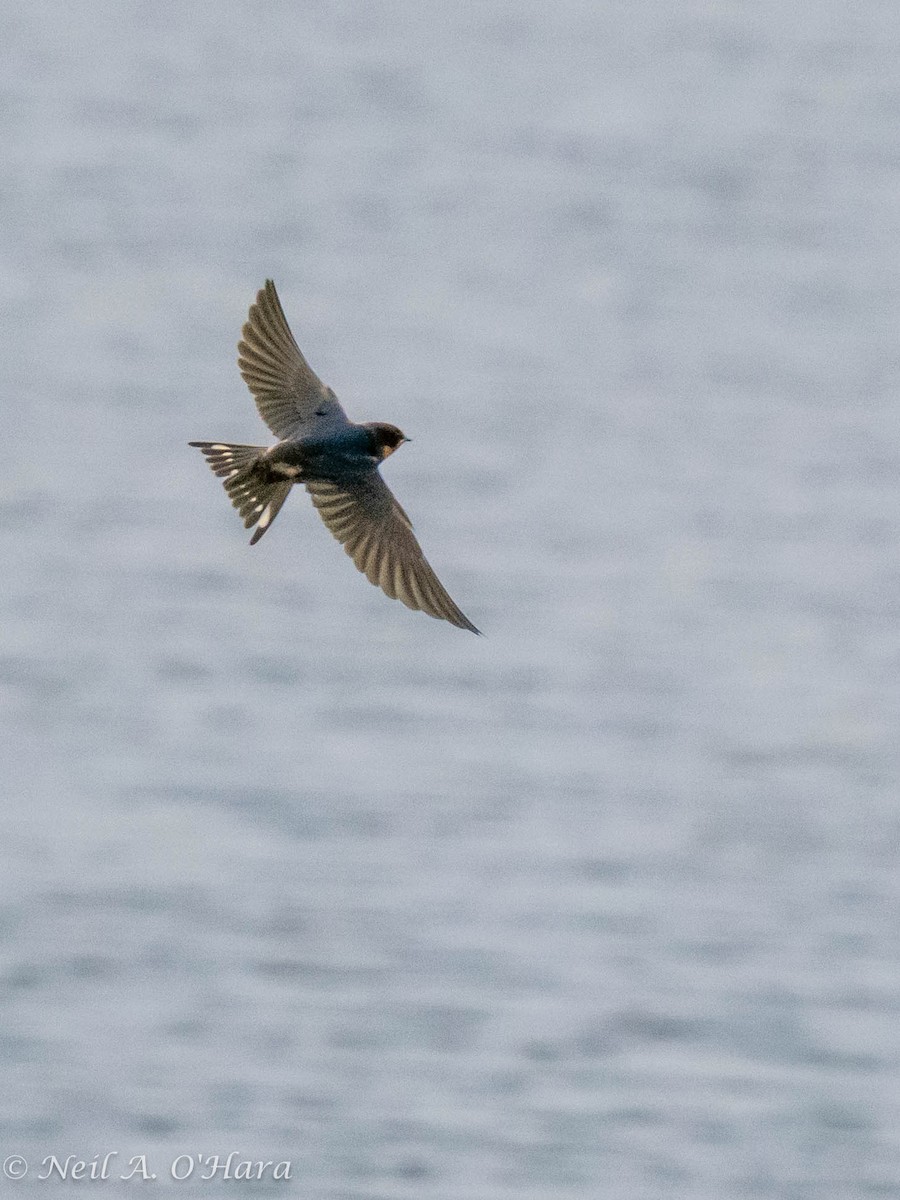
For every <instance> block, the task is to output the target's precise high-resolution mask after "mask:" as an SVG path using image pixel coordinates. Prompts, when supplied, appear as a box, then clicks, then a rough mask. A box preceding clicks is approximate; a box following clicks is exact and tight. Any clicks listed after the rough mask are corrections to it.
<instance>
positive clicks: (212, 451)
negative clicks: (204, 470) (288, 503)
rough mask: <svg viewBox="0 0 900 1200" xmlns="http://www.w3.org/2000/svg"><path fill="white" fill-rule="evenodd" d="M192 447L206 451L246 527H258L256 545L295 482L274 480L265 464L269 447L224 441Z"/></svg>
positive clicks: (251, 541) (198, 444)
mask: <svg viewBox="0 0 900 1200" xmlns="http://www.w3.org/2000/svg"><path fill="white" fill-rule="evenodd" d="M188 444H189V445H191V446H196V447H197V449H198V450H201V451H202V452H203V454H204V455H205V456H206V461H207V462H208V463H209V466H210V469H211V470H212V472H213V474H215V475H218V476H219V477H220V478H221V480H222V484H223V486H224V488H225V491H226V492H227V493H228V496H229V498H230V500H231V503H232V504H233V505H234V507H235V508H236V509H237V510H238V513H239V515H240V516H241V518H242V519H243V522H244V528H245V529H251V528H252V527H253V526H254V525H255V526H256V527H257V528H256V531H255V533H254V534H253V537H252V538H251V539H250V545H251V546H253V545H255V544H256V543H257V542H258V541H259V539H260V538H261V537H262V535H263V534H264V533H265V532H266V530H267V529H268V528H269V526H270V525H271V524H272V522H273V521H274V520H275V518H276V516H277V515H278V512H279V510H280V509H281V506H282V504H284V502H285V500H286V499H287V496H288V492H289V491H290V490H291V488H292V486H293V482H292V481H290V480H288V481H286V480H284V479H283V478H281V479H278V478H275V479H273V478H272V477H271V474H270V471H269V470H268V469H267V467H266V464H265V462H264V455H265V453H266V448H265V446H230V445H226V444H225V443H224V442H189V443H188Z"/></svg>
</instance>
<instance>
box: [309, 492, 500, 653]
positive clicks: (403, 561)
mask: <svg viewBox="0 0 900 1200" xmlns="http://www.w3.org/2000/svg"><path fill="white" fill-rule="evenodd" d="M306 490H307V491H308V492H309V494H310V496H311V497H312V502H313V504H314V505H315V506H316V508H317V509H318V510H319V513H320V515H321V517H322V520H323V521H324V522H325V524H326V525H327V526H328V528H329V529H330V530H331V532H332V533H333V534H334V536H335V537H336V538H337V540H338V541H339V542H340V543H341V545H342V546H343V547H344V549H345V550H346V552H347V553H348V554H349V555H350V557H351V558H352V559H353V561H354V563H355V564H356V566H357V568H358V569H359V570H360V571H362V573H363V574H364V575H365V576H366V578H367V579H368V580H369V582H370V583H374V584H376V585H377V586H378V587H380V588H381V589H382V591H384V592H386V593H387V595H388V596H390V597H391V599H392V600H402V601H403V603H404V604H405V605H406V606H407V608H415V609H419V610H420V611H421V612H424V613H427V614H428V615H429V616H430V617H438V618H440V619H442V620H444V621H449V622H450V624H451V625H457V626H459V628H460V629H470V630H471V631H472V633H478V632H479V631H478V630H477V629H476V628H475V626H474V625H473V624H472V622H471V621H470V620H469V619H468V617H466V616H465V615H464V614H463V613H462V612H461V611H460V610H459V608H457V606H456V605H455V604H454V603H453V601H452V600H451V599H450V596H449V595H448V594H447V591H446V589H445V588H444V586H443V585H442V583H441V581H440V580H439V579H438V577H437V575H435V573H434V571H433V570H432V569H431V567H430V566H429V564H428V562H427V560H426V558H425V555H424V554H423V553H422V547H421V546H420V545H419V543H418V542H417V541H416V537H415V534H414V533H413V531H412V523H411V522H410V519H409V517H408V516H407V515H406V513H405V512H404V511H403V509H402V508H401V507H400V505H399V504H398V503H397V501H396V500H395V499H394V495H393V493H392V492H391V490H390V488H389V487H388V486H387V484H386V483H385V482H384V480H383V479H382V478H381V476H380V475H379V474H378V472H377V471H371V472H370V473H369V474H367V475H365V476H363V477H362V478H360V479H358V480H354V481H352V482H350V483H341V484H337V483H332V482H331V481H329V480H319V479H314V480H309V481H308V482H307V483H306Z"/></svg>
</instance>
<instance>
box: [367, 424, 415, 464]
mask: <svg viewBox="0 0 900 1200" xmlns="http://www.w3.org/2000/svg"><path fill="white" fill-rule="evenodd" d="M366 428H367V429H368V430H369V432H370V434H371V435H372V447H373V453H374V454H375V457H376V458H380V459H385V458H387V457H388V455H389V454H393V453H394V451H395V450H396V449H397V448H398V446H402V445H403V443H404V442H408V441H409V438H408V437H407V436H406V434H405V433H403V432H402V430H400V429H398V428H397V426H396V425H387V424H385V423H384V422H383V421H372V422H371V423H370V424H368V425H367V426H366Z"/></svg>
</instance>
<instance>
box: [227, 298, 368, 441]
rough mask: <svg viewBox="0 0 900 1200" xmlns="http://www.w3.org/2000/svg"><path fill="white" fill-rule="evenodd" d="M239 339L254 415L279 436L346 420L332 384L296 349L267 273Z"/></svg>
mask: <svg viewBox="0 0 900 1200" xmlns="http://www.w3.org/2000/svg"><path fill="white" fill-rule="evenodd" d="M241 333H242V337H241V340H240V342H239V343H238V366H239V367H240V370H241V375H242V376H243V378H244V382H245V383H246V384H247V387H248V388H249V389H250V391H251V392H252V393H253V397H254V399H255V400H256V407H257V408H258V409H259V415H260V416H261V417H262V419H263V420H264V421H265V423H266V424H267V425H268V427H269V428H270V429H271V430H272V432H273V433H274V434H276V435H277V436H278V437H280V438H288V437H298V436H300V435H301V434H303V433H310V432H313V431H318V430H320V429H321V430H326V429H327V428H328V426H329V425H332V426H333V425H345V424H347V414H346V413H345V412H344V410H343V408H341V405H340V402H339V400H338V398H337V396H335V394H334V392H333V391H332V390H331V388H328V387H326V386H325V384H324V383H323V382H322V381H321V379H319V377H318V375H317V374H316V373H315V371H314V370H313V369H312V367H311V366H310V365H309V363H308V362H307V361H306V359H305V358H304V357H303V355H302V354H301V353H300V348H299V347H298V345H297V343H296V342H295V341H294V335H293V334H292V333H291V331H290V328H289V327H288V323H287V321H286V319H285V316H284V311H283V309H282V307H281V301H280V300H279V299H278V293H277V292H276V291H275V284H274V283H273V282H272V280H271V279H267V280H266V285H265V287H264V288H262V290H261V291H260V292H259V293H258V295H257V297H256V301H255V303H254V304H252V305H251V306H250V313H249V315H248V317H247V323H246V325H245V326H244V328H243V329H242V331H241Z"/></svg>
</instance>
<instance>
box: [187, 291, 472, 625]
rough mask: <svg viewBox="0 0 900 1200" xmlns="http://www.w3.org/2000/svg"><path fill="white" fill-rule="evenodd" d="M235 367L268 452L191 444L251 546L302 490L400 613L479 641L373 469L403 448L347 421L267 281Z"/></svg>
mask: <svg viewBox="0 0 900 1200" xmlns="http://www.w3.org/2000/svg"><path fill="white" fill-rule="evenodd" d="M241 333H242V336H241V340H240V342H239V343H238V366H239V367H240V371H241V375H242V376H243V378H244V382H245V383H246V384H247V386H248V387H249V389H250V391H251V392H252V393H253V398H254V399H255V400H256V407H257V408H258V409H259V415H260V416H261V417H262V419H263V420H264V421H265V423H266V424H267V425H268V427H269V428H270V429H271V430H272V432H273V433H274V434H275V436H276V437H277V438H279V439H280V440H279V441H278V442H277V443H276V444H275V445H274V446H269V447H266V446H233V445H228V444H226V443H225V442H190V443H189V444H190V445H191V446H196V447H197V449H198V450H202V452H203V454H204V455H205V456H206V460H207V462H208V463H209V465H210V467H211V468H212V471H213V473H214V474H215V475H218V476H219V477H220V478H221V479H222V482H223V484H224V487H225V491H226V492H227V493H228V495H229V497H230V498H231V503H232V504H233V505H234V507H235V508H236V509H237V510H238V513H239V514H240V516H241V517H242V518H243V520H244V526H245V528H247V529H250V528H252V527H253V526H254V525H255V526H256V529H255V531H254V533H253V537H252V538H251V539H250V545H251V546H252V545H254V543H256V542H258V541H259V539H260V538H261V537H262V535H263V534H264V533H265V532H266V530H267V529H268V528H269V526H270V525H271V524H272V522H273V521H274V520H275V518H276V516H277V515H278V512H279V510H280V509H281V506H282V504H284V502H285V500H286V499H287V495H288V492H289V491H290V490H291V488H292V487H293V486H294V484H295V483H302V484H303V486H304V487H305V488H306V490H307V491H308V492H309V494H310V496H311V498H312V502H313V504H314V505H315V506H316V508H317V509H318V510H319V515H320V516H321V518H322V520H323V521H324V522H325V524H326V525H327V526H328V528H329V529H330V530H331V532H332V534H334V536H335V537H336V538H337V540H338V541H339V542H340V543H341V545H342V546H343V547H344V549H345V551H346V552H347V554H349V555H350V557H351V558H352V559H353V562H354V563H355V564H356V567H357V569H358V570H360V571H362V572H363V574H364V575H365V576H366V578H367V579H368V580H369V582H370V583H374V584H376V585H377V586H378V587H380V588H381V589H382V591H384V592H386V593H387V595H388V596H390V597H391V599H397V600H402V601H403V603H404V604H405V605H406V606H407V608H414V609H419V610H420V611H421V612H424V613H427V614H428V615H429V616H430V617H437V618H439V619H441V620H444V621H449V622H450V623H451V625H457V626H458V627H459V628H460V629H470V630H471V631H472V633H478V632H479V630H477V629H476V628H475V626H474V625H473V624H472V622H471V621H470V620H469V619H468V617H466V616H465V615H464V614H463V613H462V612H461V611H460V609H459V608H458V607H457V606H456V604H454V602H453V600H451V598H450V596H449V594H448V593H447V591H446V589H445V588H444V586H443V585H442V584H441V582H440V580H439V579H438V577H437V575H435V573H434V571H433V570H432V569H431V567H430V566H429V564H428V562H427V560H426V558H425V555H424V554H423V553H422V548H421V546H420V545H419V543H418V541H417V540H416V537H415V534H414V533H413V528H412V522H411V521H410V519H409V517H408V516H407V515H406V513H405V512H404V511H403V509H402V508H401V507H400V505H399V504H398V503H397V501H396V500H395V498H394V495H393V493H392V492H391V490H390V488H389V487H388V486H387V484H386V483H385V482H384V480H383V479H382V477H381V473H380V471H379V470H378V468H379V467H380V466H381V464H382V463H383V462H384V460H385V459H386V458H387V457H388V455H390V454H393V453H394V451H395V450H396V449H397V448H398V447H399V446H402V445H403V443H404V442H407V441H409V438H407V437H406V436H405V435H404V434H403V433H401V431H400V430H399V429H398V428H397V426H396V425H387V424H385V423H383V422H381V421H369V422H367V423H366V424H364V425H357V424H355V423H354V422H353V421H351V420H350V419H349V417H348V416H347V414H346V413H345V412H344V410H343V408H342V407H341V403H340V401H339V400H338V398H337V396H336V395H335V394H334V392H333V391H332V390H331V388H329V387H326V386H325V385H324V384H323V383H322V381H321V380H320V379H319V377H318V376H317V375H316V373H315V372H314V371H313V369H312V368H311V367H310V365H309V363H308V362H307V361H306V359H305V358H304V357H303V355H302V354H301V353H300V349H299V347H298V345H297V343H296V342H295V341H294V336H293V334H292V333H291V331H290V328H289V326H288V323H287V320H286V319H285V315H284V311H283V310H282V307H281V302H280V300H279V299H278V293H277V292H276V291H275V284H274V283H273V282H272V280H271V279H267V280H266V285H265V287H264V288H262V290H261V291H260V292H259V294H258V295H257V297H256V301H255V303H254V304H252V305H251V306H250V313H249V316H248V318H247V323H246V324H245V325H244V328H243V330H242V331H241Z"/></svg>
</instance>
